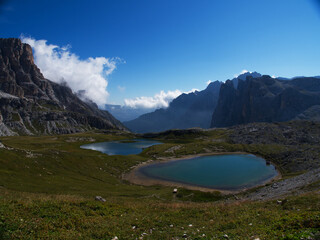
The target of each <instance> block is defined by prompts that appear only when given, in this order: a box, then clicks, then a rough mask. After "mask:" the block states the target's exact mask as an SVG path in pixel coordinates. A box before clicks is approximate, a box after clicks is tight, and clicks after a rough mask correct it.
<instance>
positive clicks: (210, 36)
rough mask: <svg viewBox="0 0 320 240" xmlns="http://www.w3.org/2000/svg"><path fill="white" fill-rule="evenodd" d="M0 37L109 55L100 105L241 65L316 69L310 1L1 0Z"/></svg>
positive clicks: (316, 14)
mask: <svg viewBox="0 0 320 240" xmlns="http://www.w3.org/2000/svg"><path fill="white" fill-rule="evenodd" d="M0 29H1V30H0V33H1V37H19V36H21V34H23V35H24V36H27V37H32V38H33V39H35V40H40V39H45V40H47V44H54V45H57V46H61V47H62V46H66V45H70V46H71V49H69V51H71V52H72V53H73V54H75V55H77V56H78V57H79V60H85V59H87V58H89V57H105V58H115V57H118V58H120V59H121V61H120V60H119V59H118V60H117V63H116V69H115V70H114V71H113V72H112V74H109V75H108V76H107V77H106V78H107V79H108V80H107V81H108V86H107V91H108V93H109V96H108V102H109V103H120V104H122V103H123V100H124V99H125V98H128V99H132V98H136V97H141V96H146V97H152V96H154V95H155V94H157V93H159V92H160V91H161V90H163V91H164V93H166V92H167V91H174V90H180V91H181V92H185V91H190V90H191V89H194V88H196V89H200V90H201V89H204V88H205V87H206V82H207V81H208V80H212V81H214V80H222V81H224V80H226V79H230V78H233V76H234V75H235V74H239V73H240V72H241V71H242V70H244V69H247V70H249V71H258V72H260V73H263V74H269V75H274V76H284V77H293V76H297V75H306V76H314V75H320V8H319V5H317V2H316V1H313V0H310V1H309V0H241V1H239V0H161V1H159V0H152V1H150V0H113V1H109V0H106V1H93V0H91V1H81V0H77V1H71V0H70V1H65V0H64V1H61V0H56V1H46V0H39V1H32V0H25V1H19V0H15V1H14V0H13V1H6V2H5V3H4V4H3V5H2V7H1V11H0Z"/></svg>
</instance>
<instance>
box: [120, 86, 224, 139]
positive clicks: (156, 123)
mask: <svg viewBox="0 0 320 240" xmlns="http://www.w3.org/2000/svg"><path fill="white" fill-rule="evenodd" d="M221 84H222V82H219V81H215V82H212V83H210V84H209V85H208V87H207V88H206V89H205V90H203V91H195V92H192V93H188V94H185V93H184V94H181V95H180V96H178V97H177V98H175V99H174V100H173V101H172V102H171V103H170V104H169V107H168V108H161V109H158V110H156V111H154V112H151V113H147V114H144V115H142V116H140V117H138V118H137V119H134V120H132V121H127V122H123V124H124V125H125V126H127V127H128V128H129V129H130V130H132V131H134V132H138V133H145V132H159V131H165V130H168V129H185V128H192V127H200V128H209V127H210V122H211V118H212V113H213V110H214V109H215V107H216V104H217V102H218V97H219V91H220V86H221Z"/></svg>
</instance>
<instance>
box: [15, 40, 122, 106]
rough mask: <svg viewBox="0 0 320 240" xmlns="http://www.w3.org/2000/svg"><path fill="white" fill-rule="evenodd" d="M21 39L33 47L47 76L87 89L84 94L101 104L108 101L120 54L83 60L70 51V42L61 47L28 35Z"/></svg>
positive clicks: (56, 80) (71, 85)
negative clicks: (111, 75)
mask: <svg viewBox="0 0 320 240" xmlns="http://www.w3.org/2000/svg"><path fill="white" fill-rule="evenodd" d="M21 40H22V42H24V43H28V44H29V45H30V46H31V47H32V48H33V54H34V58H35V63H36V64H37V66H38V67H39V68H40V70H41V72H42V74H43V75H44V77H45V78H47V79H49V80H51V81H53V82H57V83H61V82H66V83H67V84H68V86H69V87H70V88H71V89H72V91H73V92H78V91H81V90H84V91H85V92H84V97H86V98H89V99H90V100H92V101H94V102H95V103H97V104H98V105H99V106H103V105H104V104H106V103H107V97H108V95H109V94H108V91H107V86H108V79H107V77H108V76H109V75H110V74H111V73H112V72H113V71H114V70H115V69H116V65H117V63H119V61H120V59H119V58H105V57H95V58H92V57H89V58H87V59H84V60H82V59H80V58H79V56H77V55H76V54H74V53H72V52H71V51H70V46H64V47H60V46H57V45H52V44H47V41H46V40H35V39H33V38H30V37H24V36H21Z"/></svg>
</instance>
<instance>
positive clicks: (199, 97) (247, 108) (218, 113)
mask: <svg viewBox="0 0 320 240" xmlns="http://www.w3.org/2000/svg"><path fill="white" fill-rule="evenodd" d="M299 119H303V120H315V121H319V120H320V78H319V77H295V78H292V79H286V78H272V77H270V76H268V75H264V76H262V75H261V74H259V73H257V72H246V73H244V74H241V75H239V76H238V77H236V78H234V79H232V80H227V81H226V82H225V83H222V82H219V81H216V82H214V83H211V84H210V85H209V86H208V87H207V89H205V90H203V91H200V92H195V93H190V94H183V95H180V96H179V97H177V98H176V99H174V100H173V101H172V102H171V103H170V105H169V107H168V108H166V109H158V110H156V111H154V112H151V113H148V114H144V115H142V116H140V117H138V118H137V119H134V120H132V121H128V122H124V124H125V125H126V126H127V127H128V128H129V129H131V130H132V131H134V132H140V133H145V132H158V131H164V130H168V129H185V128H193V127H201V128H209V127H228V126H232V125H238V124H245V123H251V122H282V121H289V120H299Z"/></svg>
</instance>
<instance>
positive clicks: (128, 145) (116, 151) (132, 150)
mask: <svg viewBox="0 0 320 240" xmlns="http://www.w3.org/2000/svg"><path fill="white" fill-rule="evenodd" d="M157 144H161V142H159V141H154V140H145V139H130V140H120V141H112V142H100V143H91V144H85V145H82V146H80V148H83V149H90V150H95V151H99V152H102V153H105V154H108V155H130V154H139V153H141V152H142V151H143V149H145V148H148V147H151V146H153V145H157Z"/></svg>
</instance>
